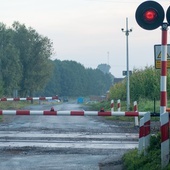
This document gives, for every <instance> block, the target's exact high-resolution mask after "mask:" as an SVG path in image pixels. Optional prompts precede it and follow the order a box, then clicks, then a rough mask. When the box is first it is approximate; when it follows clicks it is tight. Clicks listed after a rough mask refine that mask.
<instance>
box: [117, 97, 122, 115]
mask: <svg viewBox="0 0 170 170" xmlns="http://www.w3.org/2000/svg"><path fill="white" fill-rule="evenodd" d="M120 107H121V105H120V99H118V100H117V111H118V112H120V110H121V109H120Z"/></svg>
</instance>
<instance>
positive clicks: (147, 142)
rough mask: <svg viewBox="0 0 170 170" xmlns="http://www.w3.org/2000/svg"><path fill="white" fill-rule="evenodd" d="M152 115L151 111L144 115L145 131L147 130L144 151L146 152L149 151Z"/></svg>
mask: <svg viewBox="0 0 170 170" xmlns="http://www.w3.org/2000/svg"><path fill="white" fill-rule="evenodd" d="M150 119H151V116H150V113H146V114H145V115H144V131H145V133H144V134H145V135H144V153H145V154H146V152H147V148H148V147H149V145H150V136H151V135H150V124H151V121H150Z"/></svg>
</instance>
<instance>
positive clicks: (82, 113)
mask: <svg viewBox="0 0 170 170" xmlns="http://www.w3.org/2000/svg"><path fill="white" fill-rule="evenodd" d="M145 114H146V112H130V111H127V112H111V111H106V112H100V111H84V110H72V111H68V110H65V111H60V110H59V111H55V110H54V108H52V109H51V110H50V111H49V110H45V111H44V110H0V115H19V116H24V115H28V116H29V115H31V116H36V115H39V116H40V115H42V116H43V115H46V116H50V115H51V116H128V117H129V116H130V117H134V116H144V115H145Z"/></svg>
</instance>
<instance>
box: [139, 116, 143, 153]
mask: <svg viewBox="0 0 170 170" xmlns="http://www.w3.org/2000/svg"><path fill="white" fill-rule="evenodd" d="M144 133H145V132H144V118H141V119H140V123H139V146H138V153H139V154H141V153H142V152H143V149H144Z"/></svg>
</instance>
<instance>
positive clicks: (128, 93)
mask: <svg viewBox="0 0 170 170" xmlns="http://www.w3.org/2000/svg"><path fill="white" fill-rule="evenodd" d="M122 31H123V32H125V35H126V68H127V74H126V79H127V84H126V85H127V87H126V88H127V90H126V91H127V98H126V100H127V111H129V109H130V87H129V86H130V79H129V42H128V36H129V32H132V29H128V18H126V30H125V31H124V29H122Z"/></svg>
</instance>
